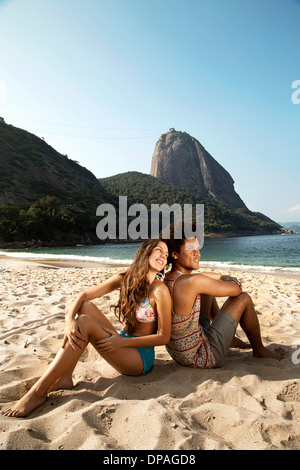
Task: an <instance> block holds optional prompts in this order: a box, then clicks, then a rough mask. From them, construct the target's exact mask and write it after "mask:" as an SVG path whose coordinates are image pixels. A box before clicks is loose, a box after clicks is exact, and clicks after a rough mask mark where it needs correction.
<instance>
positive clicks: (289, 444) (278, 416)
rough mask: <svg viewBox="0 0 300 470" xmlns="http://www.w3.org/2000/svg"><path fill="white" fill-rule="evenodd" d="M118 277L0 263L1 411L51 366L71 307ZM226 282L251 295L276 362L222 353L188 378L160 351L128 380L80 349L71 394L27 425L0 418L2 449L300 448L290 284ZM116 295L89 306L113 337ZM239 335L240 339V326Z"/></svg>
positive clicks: (298, 329) (56, 398) (299, 376)
mask: <svg viewBox="0 0 300 470" xmlns="http://www.w3.org/2000/svg"><path fill="white" fill-rule="evenodd" d="M123 269H124V268H117V267H107V266H100V265H96V264H92V265H84V266H82V264H81V265H80V264H78V265H74V264H71V263H70V264H68V263H64V265H63V267H62V265H61V264H60V265H59V264H58V263H55V262H52V263H51V264H49V262H45V263H43V262H42V261H39V262H31V261H29V260H12V259H9V258H7V259H5V258H2V259H0V279H1V283H0V371H1V374H0V408H1V410H3V409H5V408H7V407H8V406H9V404H11V403H13V402H14V401H16V400H18V399H19V398H20V397H21V396H23V395H24V393H26V391H27V390H28V389H29V388H30V386H31V385H32V384H33V383H34V382H35V381H36V379H37V378H38V377H39V376H40V375H41V374H42V373H43V372H44V371H45V370H46V368H47V366H48V364H49V363H50V362H51V361H52V359H53V358H54V356H55V354H56V352H57V351H58V349H59V347H60V345H61V341H62V338H63V334H64V317H65V313H66V309H67V307H68V304H69V302H70V301H71V300H73V299H74V297H76V295H77V294H78V293H80V292H81V291H83V290H84V289H86V288H89V287H91V286H93V285H97V284H98V283H100V282H102V281H103V280H104V279H106V278H108V277H109V276H110V275H112V274H113V273H115V272H118V271H122V270H123ZM218 272H220V271H218ZM231 274H233V275H236V276H237V277H238V278H239V279H241V280H242V282H243V288H244V290H245V291H247V292H248V293H249V294H250V295H251V296H252V298H253V301H254V304H255V307H256V310H257V313H258V317H259V321H260V325H261V332H262V337H263V340H264V344H265V345H267V346H271V347H274V348H275V347H276V346H281V347H283V348H285V350H286V356H285V358H284V359H283V360H282V361H280V362H279V361H276V360H274V359H257V358H253V357H252V351H251V350H249V349H247V350H233V349H231V350H230V351H229V353H228V356H227V357H226V359H225V362H224V365H223V366H222V367H221V368H219V369H213V370H196V369H192V368H187V367H183V366H180V365H178V364H176V363H175V362H174V361H173V360H172V359H171V357H170V356H169V355H168V353H167V352H166V349H165V347H164V346H160V347H157V348H156V359H155V364H154V367H153V370H152V371H151V372H150V373H149V374H147V375H146V376H141V377H126V376H121V375H119V374H118V373H117V372H116V371H115V370H114V369H112V367H111V366H109V365H108V364H107V363H106V362H105V361H104V360H103V359H102V358H101V357H99V356H98V354H97V353H96V351H95V350H94V349H93V347H92V346H90V345H89V346H88V348H87V349H86V351H85V352H84V354H83V356H82V358H81V360H80V362H79V363H78V365H77V368H76V369H75V374H74V379H75V387H74V389H72V390H68V391H67V390H60V391H56V392H52V393H51V394H50V395H49V397H48V399H47V401H46V402H45V403H44V404H43V405H42V406H41V407H40V408H38V409H36V410H34V411H33V412H32V413H31V414H30V415H29V416H28V417H26V418H21V419H17V418H7V417H5V416H3V415H2V414H1V415H0V449H2V450H30V449H32V450H57V449H61V450H75V449H78V450H80V449H82V450H94V449H97V450H181V451H184V450H193V451H195V450H200V449H203V450H213V449H216V450H227V449H235V450H244V449H251V450H274V449H279V450H291V449H300V364H299V363H300V320H299V314H300V287H299V278H298V277H297V276H283V275H277V276H275V275H270V274H264V273H249V272H231ZM117 296H118V293H117V292H114V293H112V294H110V295H106V296H104V297H103V298H101V299H97V300H96V301H95V303H96V304H97V305H98V306H99V308H101V309H102V311H103V312H105V313H106V314H107V316H108V318H109V319H110V320H111V321H112V322H113V323H114V324H115V325H116V326H117V328H118V329H121V328H120V325H119V324H118V321H117V320H116V318H115V316H114V313H113V310H111V309H110V305H111V304H114V303H116V300H117ZM224 300H225V299H218V303H219V304H220V305H222V303H223V301H224ZM237 334H238V336H239V337H241V338H242V339H245V336H244V334H243V332H242V330H241V329H240V327H239V328H238V330H237ZM297 343H298V346H297Z"/></svg>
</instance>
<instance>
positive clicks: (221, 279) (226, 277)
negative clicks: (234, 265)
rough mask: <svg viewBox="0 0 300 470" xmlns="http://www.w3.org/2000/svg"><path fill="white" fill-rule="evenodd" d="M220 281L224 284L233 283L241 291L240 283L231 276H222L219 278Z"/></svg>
mask: <svg viewBox="0 0 300 470" xmlns="http://www.w3.org/2000/svg"><path fill="white" fill-rule="evenodd" d="M220 281H225V282H235V283H236V284H237V285H238V286H239V288H240V289H242V283H241V282H240V281H239V280H238V279H237V278H236V277H232V276H228V275H227V274H224V275H222V276H221V277H220Z"/></svg>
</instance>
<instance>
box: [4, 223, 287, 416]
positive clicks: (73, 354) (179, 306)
mask: <svg viewBox="0 0 300 470" xmlns="http://www.w3.org/2000/svg"><path fill="white" fill-rule="evenodd" d="M182 233H184V232H182ZM199 261H200V251H199V244H198V241H197V239H196V238H191V239H184V238H182V239H175V237H174V226H173V235H172V230H171V234H170V239H168V240H165V241H163V240H162V239H154V240H148V241H146V242H144V243H143V244H142V245H141V246H140V248H139V249H138V251H137V253H136V255H135V258H134V260H133V263H132V265H131V266H130V267H129V268H128V270H127V271H126V272H124V273H120V274H116V275H115V276H112V277H111V278H110V279H108V280H107V281H105V282H103V283H102V284H100V285H99V286H97V287H93V288H91V289H90V290H87V291H86V292H83V293H82V294H80V295H79V297H78V298H77V299H76V300H75V302H74V303H73V305H72V307H71V309H70V311H69V312H68V314H67V317H66V328H65V337H64V340H63V344H62V347H61V349H60V350H59V352H58V353H57V355H56V357H55V358H54V360H53V362H52V363H51V364H50V366H49V367H48V369H47V370H46V372H45V373H44V374H43V376H42V377H41V378H40V379H39V380H38V381H37V382H36V383H35V384H34V385H33V387H32V388H31V389H30V390H29V391H28V392H27V393H26V395H24V396H23V397H22V398H21V399H20V400H19V401H18V402H17V403H16V404H15V405H13V406H12V407H11V408H8V409H7V410H5V411H4V415H6V416H10V417H22V416H27V415H28V414H29V413H30V412H31V411H32V410H34V409H35V408H37V407H38V406H40V405H41V404H42V403H44V401H45V400H46V398H47V395H48V393H49V392H50V391H54V390H58V389H62V388H68V389H69V388H71V387H72V386H73V381H72V374H73V370H74V368H75V366H76V364H77V362H78V360H79V358H80V357H81V355H82V353H83V351H84V349H85V348H86V346H87V345H88V343H91V344H92V345H93V346H94V347H95V349H96V350H97V351H98V352H99V354H100V355H101V356H102V357H103V358H104V359H105V360H106V361H107V362H108V363H109V364H110V365H111V366H112V367H114V368H115V369H116V370H117V371H118V372H119V373H121V374H125V375H133V376H138V375H141V374H146V373H147V372H149V371H150V370H151V368H152V366H153V363H154V347H155V346H159V345H166V348H167V351H168V353H169V354H170V356H171V357H172V358H173V359H174V360H175V361H177V362H178V363H179V364H182V365H185V366H191V367H198V368H214V367H220V366H221V364H222V361H223V359H224V357H225V355H226V353H227V351H228V349H229V348H230V347H233V346H237V347H242V348H244V347H248V346H247V345H246V344H245V343H243V342H242V341H241V340H239V339H238V338H237V337H235V331H236V327H237V325H238V323H240V325H241V327H242V329H243V330H244V332H245V333H246V335H247V338H248V339H249V342H250V345H251V347H252V349H253V355H254V356H255V357H269V358H273V359H278V360H280V359H281V358H282V357H283V354H284V351H283V350H282V349H281V348H279V349H277V350H276V351H271V350H269V349H267V348H266V347H264V345H263V343H262V339H261V335H260V327H259V322H258V319H257V315H256V312H255V309H254V306H253V302H252V300H251V298H250V296H249V295H248V294H247V293H245V292H243V291H242V287H241V284H240V282H239V281H238V280H237V279H235V278H233V277H231V276H220V275H218V274H214V273H199V272H197V273H193V271H194V270H197V269H198V268H199ZM168 263H171V265H172V267H171V270H170V271H169V272H168V273H167V275H166V276H165V279H163V277H162V275H161V272H162V271H164V269H165V267H166V265H167V264H168ZM115 289H120V297H119V302H118V305H117V306H116V307H115V311H116V312H118V316H119V320H120V321H121V322H122V323H123V324H124V329H123V330H122V331H121V332H120V333H118V332H117V331H116V329H115V328H114V326H113V325H112V323H111V322H110V321H109V320H108V319H107V318H106V317H105V315H104V314H103V313H102V312H101V311H100V310H99V309H98V307H97V306H96V305H95V304H94V303H92V302H91V301H92V300H93V299H96V298H98V297H101V296H103V295H105V294H108V293H109V292H112V291H113V290H115ZM215 297H228V299H227V300H226V302H225V303H224V305H223V306H222V309H221V310H219V308H218V304H217V302H216V299H215Z"/></svg>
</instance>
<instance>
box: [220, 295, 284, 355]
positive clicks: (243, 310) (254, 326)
mask: <svg viewBox="0 0 300 470" xmlns="http://www.w3.org/2000/svg"><path fill="white" fill-rule="evenodd" d="M222 310H224V311H225V312H227V313H228V314H229V315H231V316H232V317H233V318H235V319H236V321H237V322H239V323H240V325H241V328H242V329H243V330H244V332H245V333H246V335H247V338H248V339H249V341H250V344H251V347H252V349H253V356H254V357H270V358H273V359H278V360H279V361H280V360H281V359H282V358H283V356H284V353H285V351H284V350H283V349H282V348H278V349H277V350H275V351H271V350H270V349H268V348H266V347H265V346H264V345H263V342H262V338H261V334H260V326H259V321H258V318H257V314H256V311H255V308H254V305H253V302H252V299H251V297H250V296H249V295H248V294H247V293H246V292H243V293H242V294H240V295H238V296H237V297H230V298H229V299H227V300H226V302H225V303H224V305H223V307H222Z"/></svg>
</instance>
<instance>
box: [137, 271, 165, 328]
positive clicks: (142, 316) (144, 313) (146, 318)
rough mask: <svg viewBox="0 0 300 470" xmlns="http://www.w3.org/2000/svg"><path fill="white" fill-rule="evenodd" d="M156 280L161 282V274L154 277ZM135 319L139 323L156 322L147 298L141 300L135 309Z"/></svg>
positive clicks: (162, 278)
mask: <svg viewBox="0 0 300 470" xmlns="http://www.w3.org/2000/svg"><path fill="white" fill-rule="evenodd" d="M156 279H157V280H159V281H163V280H164V277H163V276H162V274H160V273H158V274H157V275H156ZM136 319H137V321H139V322H141V323H153V322H155V321H156V320H157V318H156V314H155V313H154V311H153V308H152V306H151V304H150V301H149V298H148V297H147V298H146V299H145V300H143V302H141V303H140V305H139V307H138V308H137V309H136Z"/></svg>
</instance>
